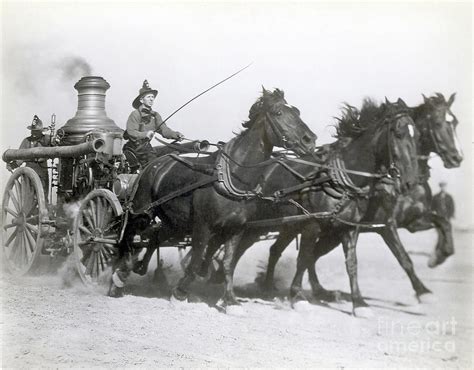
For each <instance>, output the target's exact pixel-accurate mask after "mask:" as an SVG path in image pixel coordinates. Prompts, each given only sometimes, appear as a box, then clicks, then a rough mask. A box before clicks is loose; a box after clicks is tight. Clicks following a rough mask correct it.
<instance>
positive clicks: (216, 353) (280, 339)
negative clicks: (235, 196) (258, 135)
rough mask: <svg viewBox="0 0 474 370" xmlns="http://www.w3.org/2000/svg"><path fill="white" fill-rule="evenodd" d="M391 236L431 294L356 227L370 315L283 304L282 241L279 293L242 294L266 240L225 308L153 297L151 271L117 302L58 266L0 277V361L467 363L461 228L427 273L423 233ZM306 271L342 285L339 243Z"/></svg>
mask: <svg viewBox="0 0 474 370" xmlns="http://www.w3.org/2000/svg"><path fill="white" fill-rule="evenodd" d="M402 239H403V241H404V242H405V245H406V246H407V249H408V250H409V251H410V252H411V257H412V259H413V261H414V263H415V267H416V271H417V273H418V275H419V276H420V278H421V279H422V280H423V281H424V282H425V284H426V285H427V286H428V287H429V288H430V289H432V291H433V292H434V295H433V296H434V298H435V299H436V300H435V301H433V302H431V303H428V304H419V303H418V302H417V301H416V299H415V298H414V293H413V290H412V289H411V286H410V283H409V281H408V279H407V277H406V276H405V275H404V272H403V270H402V269H401V268H400V267H399V266H398V264H397V262H396V261H395V259H394V258H393V256H392V255H391V254H390V252H389V250H388V248H386V247H385V246H384V245H383V242H382V240H381V239H380V238H379V237H378V236H375V235H364V236H362V237H361V238H360V242H359V247H358V256H359V275H360V286H361V290H362V293H363V295H364V296H365V297H368V298H369V299H368V302H370V304H371V305H372V311H373V313H374V316H373V317H372V318H370V319H360V318H354V317H353V316H351V314H350V312H351V305H350V303H349V302H347V301H342V302H338V303H333V304H330V305H328V306H324V305H314V304H307V305H301V306H299V307H298V308H297V309H291V308H290V305H289V303H288V302H287V300H285V298H284V294H283V293H284V292H286V287H287V286H288V284H289V283H290V281H291V277H292V274H293V272H294V268H295V267H294V266H295V255H296V251H295V247H294V246H292V247H290V248H289V249H288V250H287V251H286V252H285V253H284V255H283V258H282V261H281V262H280V264H279V265H278V267H277V279H278V281H277V284H278V286H279V288H280V291H281V292H283V293H282V295H281V297H280V298H278V299H276V300H274V301H264V300H262V299H258V298H248V297H253V296H254V295H255V293H256V287H255V285H254V284H253V281H254V278H255V276H256V275H257V273H258V271H260V267H259V265H262V264H265V260H266V258H267V255H268V248H267V246H266V245H267V244H268V243H267V244H265V243H261V244H260V245H259V246H255V247H254V248H253V249H251V250H250V251H249V252H248V254H246V255H245V256H244V258H243V260H242V261H241V263H240V265H239V266H238V269H237V272H236V277H237V279H236V284H237V286H238V287H239V288H240V289H239V292H240V296H241V297H243V298H245V297H247V298H246V299H245V301H244V302H243V304H242V307H241V310H237V311H235V312H231V313H229V314H223V313H220V312H218V311H217V310H216V309H214V308H211V307H209V306H208V305H207V304H206V303H175V302H170V301H169V300H167V299H165V298H162V297H157V295H158V293H157V291H156V289H155V287H154V285H153V284H152V282H151V274H150V276H146V277H144V278H140V279H139V278H137V277H134V279H133V280H132V282H131V286H130V288H129V294H128V295H127V296H125V297H124V298H120V299H113V298H108V297H106V296H104V294H103V292H101V291H90V290H88V289H86V288H85V287H83V286H82V285H81V284H80V283H79V282H78V281H77V280H75V279H71V276H70V274H69V272H68V271H67V269H65V268H63V269H62V270H61V271H60V272H59V273H57V274H54V275H43V276H34V277H27V278H21V279H13V278H12V277H11V276H9V275H7V274H3V276H2V279H1V280H0V284H1V291H2V318H1V331H2V346H1V348H2V366H3V367H4V368H31V367H88V368H89V367H102V368H104V367H105V368H111V367H171V366H172V367H206V366H212V367H217V366H219V367H231V366H232V367H235V366H248V367H250V366H252V367H256V366H257V367H258V366H266V367H277V366H278V367H318V366H329V367H339V368H343V367H344V368H347V367H349V368H350V367H381V366H390V367H399V366H403V367H405V366H412V367H414V366H416V367H426V368H438V367H443V368H444V367H449V368H451V367H454V368H472V354H471V350H472V335H473V334H472V329H473V325H472V253H471V247H472V246H471V240H472V235H471V234H469V233H457V234H456V239H455V240H456V248H457V250H456V255H455V256H453V257H451V258H450V259H449V260H448V261H447V262H446V263H445V264H444V265H443V266H440V267H438V268H436V269H429V268H428V267H427V266H426V264H427V258H428V257H427V255H426V253H427V252H430V251H431V248H432V246H433V245H434V239H435V235H434V233H433V232H424V233H418V234H416V235H414V236H412V235H410V234H408V233H404V232H402ZM164 259H165V263H166V264H168V265H172V267H170V269H169V271H168V276H169V279H170V280H171V281H173V280H175V279H176V278H177V276H178V275H179V273H180V269H179V267H178V263H177V259H178V253H177V251H176V250H167V251H166V253H164ZM318 271H319V274H320V277H321V282H322V283H323V285H325V287H326V288H328V289H339V290H342V291H344V292H348V291H349V288H348V279H347V276H346V273H345V265H344V258H343V254H342V251H341V250H340V249H338V250H336V251H334V252H333V253H331V254H330V255H328V256H326V257H324V258H323V259H322V260H321V261H320V262H319V263H318ZM305 280H306V279H305ZM306 288H308V289H309V286H306ZM220 289H221V288H220V287H219V286H211V288H208V289H204V288H203V287H202V286H197V287H196V292H207V294H208V296H207V297H208V299H209V300H212V299H213V298H214V297H217V296H218V294H219V290H220ZM308 293H309V291H308Z"/></svg>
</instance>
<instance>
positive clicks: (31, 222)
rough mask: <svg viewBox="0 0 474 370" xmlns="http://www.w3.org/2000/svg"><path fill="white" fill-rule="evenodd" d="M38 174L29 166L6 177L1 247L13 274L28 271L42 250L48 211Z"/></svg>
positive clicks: (0, 230) (22, 273) (21, 273)
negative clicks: (44, 219) (43, 230)
mask: <svg viewBox="0 0 474 370" xmlns="http://www.w3.org/2000/svg"><path fill="white" fill-rule="evenodd" d="M44 202H45V199H44V198H43V188H42V185H41V179H40V178H39V176H38V174H37V173H36V172H35V171H34V170H33V169H31V168H29V167H20V168H18V169H16V170H15V171H14V172H13V174H12V176H11V177H10V179H9V180H8V182H7V184H6V187H5V192H4V202H3V205H2V217H3V224H4V226H3V227H2V228H1V229H0V232H2V233H3V240H4V244H3V246H2V247H3V249H4V252H5V254H4V255H5V261H6V263H7V267H8V269H9V270H10V272H11V273H12V274H13V275H16V276H22V275H25V274H27V273H29V272H30V271H31V270H32V268H33V266H34V264H35V262H37V261H38V258H39V256H40V254H41V252H42V247H43V243H44V238H43V237H42V236H41V233H40V230H42V226H43V224H42V222H43V221H42V218H41V217H40V216H41V215H44V214H46V213H47V209H46V205H45V203H44Z"/></svg>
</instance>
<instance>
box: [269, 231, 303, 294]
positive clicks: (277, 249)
mask: <svg viewBox="0 0 474 370" xmlns="http://www.w3.org/2000/svg"><path fill="white" fill-rule="evenodd" d="M297 235H298V234H296V236H297ZM294 238H295V233H293V232H290V231H289V230H287V229H286V230H284V231H282V232H280V235H279V236H278V239H277V240H276V241H275V243H273V244H272V246H271V247H270V255H269V256H268V265H267V271H266V273H265V279H264V280H263V282H262V288H263V290H264V292H265V295H267V296H273V295H274V290H275V285H274V275H275V266H276V264H277V262H278V260H279V259H280V257H281V254H282V253H283V251H284V250H285V249H286V247H288V245H290V243H291V241H292V240H293V239H294Z"/></svg>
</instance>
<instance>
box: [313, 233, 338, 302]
mask: <svg viewBox="0 0 474 370" xmlns="http://www.w3.org/2000/svg"><path fill="white" fill-rule="evenodd" d="M340 242H341V238H340V237H339V236H337V235H325V236H324V237H322V238H321V239H319V240H318V241H317V242H316V244H315V246H314V251H313V261H312V262H311V263H310V264H309V266H308V280H309V283H310V284H311V290H312V291H313V298H314V299H316V300H319V301H326V302H333V301H337V300H339V297H340V296H341V292H339V291H337V290H334V291H333V290H326V289H325V288H324V287H323V286H322V285H321V283H320V282H319V279H318V275H317V273H316V263H317V261H318V259H319V258H320V257H322V256H324V255H326V254H327V253H329V252H330V251H332V250H333V249H334V248H336V247H337V246H338V245H339V243H340Z"/></svg>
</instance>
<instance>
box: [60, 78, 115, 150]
mask: <svg viewBox="0 0 474 370" xmlns="http://www.w3.org/2000/svg"><path fill="white" fill-rule="evenodd" d="M74 88H75V89H76V90H77V92H78V104H77V112H76V115H75V116H74V117H72V118H71V119H70V120H68V121H67V122H66V124H65V125H64V126H63V127H61V128H60V129H59V130H58V135H59V136H60V145H76V144H79V143H83V142H84V141H85V140H89V139H91V138H92V139H101V140H103V141H104V145H103V147H102V148H101V152H103V153H106V154H108V155H110V156H113V155H120V154H121V153H122V134H123V130H122V129H121V128H120V127H118V126H117V125H116V124H115V122H114V121H113V120H112V119H110V118H109V117H107V113H106V111H105V93H106V91H107V90H108V89H109V88H110V85H109V83H108V82H107V81H106V80H104V79H103V78H102V77H99V76H86V77H83V78H81V79H80V80H79V81H78V82H77V83H76V84H75V85H74Z"/></svg>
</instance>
